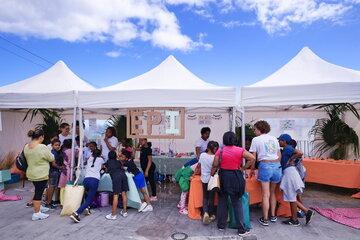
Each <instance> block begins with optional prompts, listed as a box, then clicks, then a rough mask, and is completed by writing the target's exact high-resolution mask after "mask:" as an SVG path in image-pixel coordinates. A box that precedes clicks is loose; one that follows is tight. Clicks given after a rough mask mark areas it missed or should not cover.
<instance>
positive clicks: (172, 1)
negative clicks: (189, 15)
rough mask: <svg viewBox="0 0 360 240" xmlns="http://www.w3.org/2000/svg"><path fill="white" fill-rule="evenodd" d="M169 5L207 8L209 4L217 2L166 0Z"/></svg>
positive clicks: (206, 0)
mask: <svg viewBox="0 0 360 240" xmlns="http://www.w3.org/2000/svg"><path fill="white" fill-rule="evenodd" d="M165 1H166V3H167V4H171V5H182V4H184V5H192V6H198V7H200V6H205V5H206V4H208V3H211V2H216V0H165Z"/></svg>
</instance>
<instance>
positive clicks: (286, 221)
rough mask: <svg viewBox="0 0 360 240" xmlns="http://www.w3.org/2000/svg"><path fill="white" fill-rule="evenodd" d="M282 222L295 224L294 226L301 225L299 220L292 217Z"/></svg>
mask: <svg viewBox="0 0 360 240" xmlns="http://www.w3.org/2000/svg"><path fill="white" fill-rule="evenodd" d="M282 223H283V224H285V225H291V226H294V227H298V226H300V222H299V220H296V221H294V220H292V219H291V218H289V219H288V220H285V221H282Z"/></svg>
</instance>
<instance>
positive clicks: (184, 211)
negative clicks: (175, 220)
mask: <svg viewBox="0 0 360 240" xmlns="http://www.w3.org/2000/svg"><path fill="white" fill-rule="evenodd" d="M179 213H180V214H182V215H188V213H189V212H188V210H187V209H186V208H183V209H180V210H179Z"/></svg>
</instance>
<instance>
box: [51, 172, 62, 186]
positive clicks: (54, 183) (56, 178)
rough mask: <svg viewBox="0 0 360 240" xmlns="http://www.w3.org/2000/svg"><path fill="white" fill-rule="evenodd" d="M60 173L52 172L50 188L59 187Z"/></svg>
mask: <svg viewBox="0 0 360 240" xmlns="http://www.w3.org/2000/svg"><path fill="white" fill-rule="evenodd" d="M59 179H60V172H58V171H51V172H50V173H49V187H57V186H58V185H59Z"/></svg>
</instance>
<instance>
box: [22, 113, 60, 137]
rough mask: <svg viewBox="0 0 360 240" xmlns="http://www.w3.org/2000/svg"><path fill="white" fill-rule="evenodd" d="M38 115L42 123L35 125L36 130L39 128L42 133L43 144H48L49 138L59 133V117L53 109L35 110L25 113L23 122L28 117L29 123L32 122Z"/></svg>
mask: <svg viewBox="0 0 360 240" xmlns="http://www.w3.org/2000/svg"><path fill="white" fill-rule="evenodd" d="M38 114H41V115H42V123H39V124H37V125H36V128H41V129H42V130H43V131H44V134H45V136H44V138H45V139H44V144H49V143H50V141H51V138H52V137H53V136H54V135H56V134H57V133H58V131H59V128H60V124H61V122H62V119H61V115H60V113H59V112H57V111H56V110H54V109H42V108H35V109H29V110H28V111H27V113H26V115H25V117H24V119H23V121H25V120H26V119H27V117H28V116H29V115H30V116H31V117H30V122H32V120H33V119H34V117H35V116H37V115H38Z"/></svg>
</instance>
